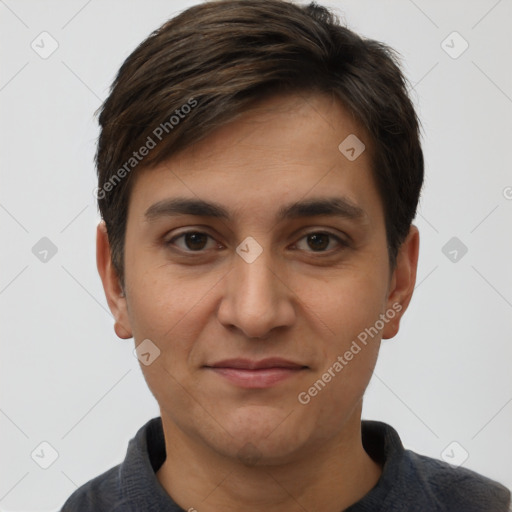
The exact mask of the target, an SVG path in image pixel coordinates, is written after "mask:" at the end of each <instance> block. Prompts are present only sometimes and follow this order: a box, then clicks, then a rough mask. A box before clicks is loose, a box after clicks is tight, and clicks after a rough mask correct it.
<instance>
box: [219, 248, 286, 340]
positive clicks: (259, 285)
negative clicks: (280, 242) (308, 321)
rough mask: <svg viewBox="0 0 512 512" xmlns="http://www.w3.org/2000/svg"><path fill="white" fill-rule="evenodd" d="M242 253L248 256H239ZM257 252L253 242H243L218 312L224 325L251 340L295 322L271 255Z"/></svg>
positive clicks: (262, 251)
mask: <svg viewBox="0 0 512 512" xmlns="http://www.w3.org/2000/svg"><path fill="white" fill-rule="evenodd" d="M241 249H242V250H243V249H245V250H246V252H245V253H244V252H241V254H240V250H241ZM255 250H256V247H255V246H254V245H253V246H251V241H249V242H248V245H247V246H246V245H244V243H243V242H242V244H240V246H239V247H238V248H237V253H238V254H236V255H235V258H234V260H233V266H234V267H233V269H232V271H231V272H229V274H228V276H227V279H228V285H227V288H226V294H225V296H224V297H223V303H222V305H221V308H220V311H219V315H220V320H221V321H222V322H223V323H224V324H225V325H227V324H231V325H235V326H236V327H238V328H239V329H240V330H242V331H243V332H244V333H245V335H246V336H248V337H251V338H254V337H256V338H259V337H263V336H265V335H266V333H267V332H268V331H270V330H271V329H273V328H275V327H278V326H284V325H289V324H290V322H291V321H292V320H293V306H292V305H291V303H290V301H289V296H288V292H287V288H286V287H285V286H284V285H283V283H281V280H280V279H279V278H278V277H277V276H276V271H275V270H274V268H275V262H273V258H272V254H271V251H269V250H261V251H258V252H259V254H257V255H256V253H255V252H254V251H255ZM251 251H252V254H251ZM247 255H250V256H251V257H247Z"/></svg>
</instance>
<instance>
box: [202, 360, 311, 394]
mask: <svg viewBox="0 0 512 512" xmlns="http://www.w3.org/2000/svg"><path fill="white" fill-rule="evenodd" d="M206 368H207V369H208V370H211V371H213V372H215V373H216V374H217V375H219V376H221V377H223V378H225V379H226V380H228V381H229V382H231V383H232V384H235V385H237V386H239V387H242V388H252V389H264V388H268V387H271V386H273V385H275V384H278V383H279V382H282V381H284V380H286V379H289V378H291V377H294V376H296V375H298V374H300V373H301V372H302V370H305V369H307V366H304V365H300V364H298V363H294V362H293V361H289V360H286V359H282V358H269V359H262V360H260V361H254V360H250V359H227V360H224V361H219V362H217V363H214V364H211V365H207V366H206Z"/></svg>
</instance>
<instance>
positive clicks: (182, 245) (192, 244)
mask: <svg viewBox="0 0 512 512" xmlns="http://www.w3.org/2000/svg"><path fill="white" fill-rule="evenodd" d="M178 241H179V242H178ZM209 241H210V242H214V240H213V238H212V237H211V236H210V235H208V234H206V233H201V232H200V231H188V232H186V233H181V235H177V236H175V237H174V238H172V239H171V240H169V242H167V244H168V245H176V246H177V247H178V248H179V249H181V250H182V251H185V252H199V251H202V250H203V249H207V248H208V247H207V246H208V242H209Z"/></svg>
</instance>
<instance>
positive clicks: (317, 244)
mask: <svg viewBox="0 0 512 512" xmlns="http://www.w3.org/2000/svg"><path fill="white" fill-rule="evenodd" d="M307 240H308V246H309V247H310V248H311V249H313V250H314V251H323V250H325V249H326V248H327V247H328V246H329V241H330V240H329V235H327V234H325V233H313V234H311V235H307Z"/></svg>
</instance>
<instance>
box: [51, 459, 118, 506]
mask: <svg viewBox="0 0 512 512" xmlns="http://www.w3.org/2000/svg"><path fill="white" fill-rule="evenodd" d="M120 468H121V466H120V465H119V466H115V467H113V468H111V469H109V470H108V471H106V472H105V473H103V474H101V475H99V476H97V477H95V478H93V479H92V480H90V481H89V482H87V483H86V484H84V485H82V486H81V487H79V488H78V489H77V490H76V491H75V492H74V493H73V494H72V495H71V496H70V497H69V498H68V500H67V501H66V503H65V504H64V506H63V507H62V509H61V512H76V511H78V510H79V511H80V512H89V511H90V512H103V511H107V510H108V511H114V510H116V508H117V506H118V505H119V484H118V482H119V472H120Z"/></svg>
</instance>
